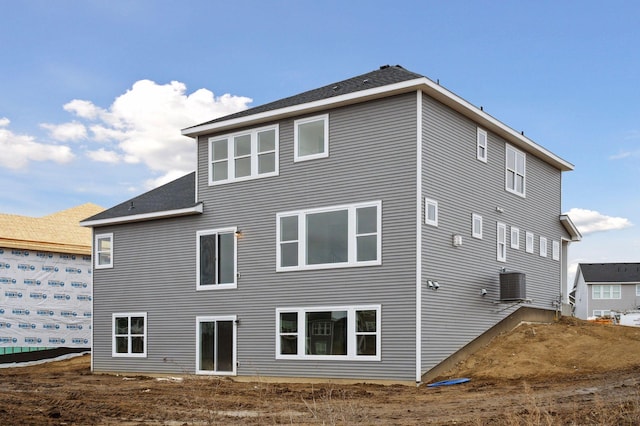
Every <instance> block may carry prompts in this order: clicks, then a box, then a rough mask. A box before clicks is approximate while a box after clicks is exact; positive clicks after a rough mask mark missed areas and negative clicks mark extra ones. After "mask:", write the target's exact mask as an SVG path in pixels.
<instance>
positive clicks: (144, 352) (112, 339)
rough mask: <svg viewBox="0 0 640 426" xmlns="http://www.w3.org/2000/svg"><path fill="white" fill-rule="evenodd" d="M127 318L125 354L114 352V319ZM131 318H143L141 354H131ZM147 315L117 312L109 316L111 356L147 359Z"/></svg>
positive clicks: (144, 313) (143, 313)
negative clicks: (127, 331)
mask: <svg viewBox="0 0 640 426" xmlns="http://www.w3.org/2000/svg"><path fill="white" fill-rule="evenodd" d="M122 317H127V318H128V319H129V334H128V337H129V340H128V344H127V346H128V348H129V352H127V353H118V352H116V318H122ZM131 317H143V318H144V335H143V336H144V351H143V353H141V354H134V353H131ZM148 336H149V335H148V333H147V313H146V312H119V313H114V314H112V315H111V356H112V357H116V358H146V357H147V339H148Z"/></svg>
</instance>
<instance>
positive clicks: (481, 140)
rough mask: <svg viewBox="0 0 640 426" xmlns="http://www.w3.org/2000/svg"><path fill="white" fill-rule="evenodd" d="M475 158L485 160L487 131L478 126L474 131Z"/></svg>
mask: <svg viewBox="0 0 640 426" xmlns="http://www.w3.org/2000/svg"><path fill="white" fill-rule="evenodd" d="M476 146H477V153H476V155H477V158H478V160H480V161H484V162H485V163H486V162H487V132H486V131H485V130H482V129H481V128H480V127H478V131H477V133H476Z"/></svg>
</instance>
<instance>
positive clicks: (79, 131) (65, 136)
mask: <svg viewBox="0 0 640 426" xmlns="http://www.w3.org/2000/svg"><path fill="white" fill-rule="evenodd" d="M40 127H42V128H44V129H47V130H48V131H49V135H50V136H51V137H52V138H53V139H55V140H57V141H61V142H67V141H77V140H81V139H85V138H86V137H87V129H86V128H85V127H84V124H81V123H78V122H77V121H72V122H70V123H64V124H47V123H44V124H41V125H40Z"/></svg>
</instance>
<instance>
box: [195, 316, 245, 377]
mask: <svg viewBox="0 0 640 426" xmlns="http://www.w3.org/2000/svg"><path fill="white" fill-rule="evenodd" d="M236 329H237V317H236V316H235V315H231V316H221V317H196V330H197V332H196V373H197V374H215V375H235V374H236V365H237V362H236V334H237V331H236Z"/></svg>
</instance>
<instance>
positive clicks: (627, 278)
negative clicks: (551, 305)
mask: <svg viewBox="0 0 640 426" xmlns="http://www.w3.org/2000/svg"><path fill="white" fill-rule="evenodd" d="M571 295H572V296H573V297H574V298H575V316H576V317H578V318H581V319H588V318H592V317H607V316H614V315H615V316H617V317H618V319H620V314H624V313H630V312H638V310H640V263H581V264H579V265H578V270H577V271H576V277H575V286H574V289H573V291H572V294H571Z"/></svg>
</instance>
